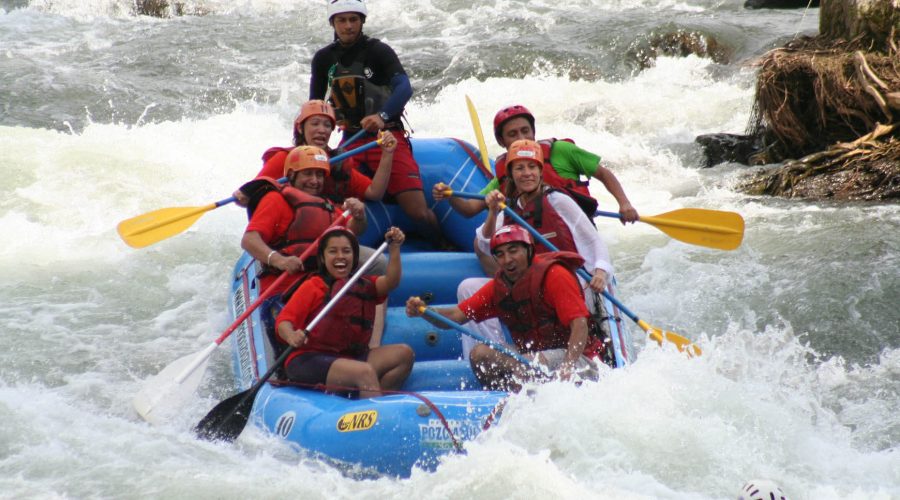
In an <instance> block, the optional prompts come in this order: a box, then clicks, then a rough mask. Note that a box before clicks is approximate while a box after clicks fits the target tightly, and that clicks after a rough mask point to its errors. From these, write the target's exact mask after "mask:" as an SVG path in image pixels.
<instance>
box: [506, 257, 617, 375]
mask: <svg viewBox="0 0 900 500" xmlns="http://www.w3.org/2000/svg"><path fill="white" fill-rule="evenodd" d="M556 264H559V265H562V266H564V267H565V268H566V269H568V270H569V271H571V272H573V273H574V272H575V270H576V269H578V268H579V267H581V266H582V265H583V264H584V259H583V258H581V256H580V255H578V254H576V253H573V252H551V253H546V254H542V255H540V256H538V257H536V258H535V259H534V261H533V262H532V264H531V266H530V267H529V268H528V271H526V272H525V274H524V275H523V276H522V277H521V278H519V279H518V280H516V282H515V283H513V284H512V285H510V284H509V282H508V281H507V280H506V278H505V277H504V276H503V271H502V270H501V271H497V274H496V275H495V276H494V306H495V308H496V309H497V310H498V311H499V317H500V321H502V322H503V324H504V325H506V327H507V328H509V332H510V334H511V335H512V338H513V341H514V342H515V344H516V347H517V348H518V349H519V350H520V351H521V352H524V353H531V352H537V351H545V350H547V349H565V348H566V347H568V345H569V335H570V332H571V330H570V327H569V325H563V324H562V323H560V321H559V317H558V316H557V315H556V311H555V310H553V309H550V308H549V307H548V306H547V303H546V302H545V301H544V279H545V278H546V276H547V271H549V270H550V266H553V265H556ZM591 330H592V329H591V328H589V329H588V332H589V340H588V343H587V345H586V346H585V349H584V352H583V353H584V355H585V356H588V357H594V356H596V355H597V352H598V349H600V348H601V347H602V346H603V343H602V341H601V340H600V339H598V338H596V337H593V336H590V332H591Z"/></svg>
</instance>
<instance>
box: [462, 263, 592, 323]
mask: <svg viewBox="0 0 900 500" xmlns="http://www.w3.org/2000/svg"><path fill="white" fill-rule="evenodd" d="M494 286H495V284H494V280H491V281H488V282H487V284H485V285H484V286H483V287H481V288H480V289H479V290H478V291H477V292H475V295H472V296H471V297H469V298H468V299H466V300H464V301H463V302H461V303H460V304H459V309H460V310H461V311H462V312H463V314H465V315H466V317H467V318H469V319H471V320H474V321H484V320H486V319H490V318H496V317H498V316H499V314H498V310H497V307H496V305H495V304H494ZM543 287H544V290H543V295H544V303H545V304H546V305H547V307H549V308H550V310H553V311H556V317H557V318H559V322H560V323H561V324H563V325H565V326H569V325H570V324H571V323H572V321H573V320H575V319H578V318H587V317H590V313H589V312H588V309H587V306H586V305H585V304H584V295H582V293H581V284H580V283H578V279H577V278H575V276H574V275H573V274H572V273H571V272H570V271H569V270H568V269H566V268H565V267H564V266H562V265H560V264H555V265H552V266H550V269H548V270H547V274H546V276H544V284H543Z"/></svg>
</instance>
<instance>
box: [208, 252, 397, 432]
mask: <svg viewBox="0 0 900 500" xmlns="http://www.w3.org/2000/svg"><path fill="white" fill-rule="evenodd" d="M388 244H389V242H388V241H385V242H384V243H382V244H381V246H380V247H378V249H377V250H375V252H374V253H373V254H372V256H371V257H369V259H368V260H366V261H365V262H364V263H363V265H362V266H360V268H359V270H357V271H356V273H354V274H353V276H351V277H350V279H349V280H347V283H345V284H344V286H343V287H341V289H340V291H339V292H338V293H336V294H335V295H334V298H332V299H331V300H330V301H329V302H328V304H326V305H325V307H324V308H322V311H320V312H319V314H317V315H316V317H315V318H313V320H312V321H310V322H309V324H308V325H306V330H307V331H309V330H312V329H313V328H314V327H315V326H316V325H317V324H318V323H319V321H321V320H322V318H324V317H325V315H326V314H328V311H330V310H331V308H332V307H334V305H335V304H336V303H337V301H338V300H340V299H341V297H343V296H344V294H345V293H347V291H348V290H350V287H351V286H353V284H354V283H356V282H357V281H358V280H359V278H360V277H361V276H362V275H363V274H364V273H365V272H366V270H368V268H369V267H370V266H371V265H372V263H373V262H375V259H377V258H378V257H379V256H380V255H381V254H382V253H384V251H385V249H387V247H388ZM292 352H294V348H293V347H292V348H290V349H285V351H284V353H282V354H281V356H279V357H278V359H276V360H275V362H274V363H272V366H270V367H269V369H268V370H267V371H266V373H264V374H263V375H262V376H261V377H260V378H259V381H257V382H256V383H255V384H253V386H252V387H250V388H249V389H247V390H246V391H244V392H239V393H237V394H235V395H234V396H231V397H230V398H228V399H226V400H224V401H222V402H221V403H219V404H217V405H216V406H215V407H214V408H213V409H212V410H210V412H209V413H207V414H206V416H205V417H203V420H201V421H200V422H199V423H198V424H197V427H195V428H194V432H195V433H196V434H197V437H199V438H202V439H207V440H210V441H213V440H221V441H226V442H229V443H230V442H232V441H234V440H235V439H237V437H238V436H240V435H241V432H242V431H243V430H244V427H246V426H247V420H248V419H249V418H250V411H251V410H252V409H253V401H254V399H256V394H257V393H258V392H259V390H260V389H261V388H262V386H263V384H265V383H266V382H267V381H268V380H269V378H270V377H271V376H272V374H273V373H275V370H277V369H278V367H279V366H281V364H282V363H284V361H285V360H286V359H287V357H288V356H289V355H290V354H291V353H292Z"/></svg>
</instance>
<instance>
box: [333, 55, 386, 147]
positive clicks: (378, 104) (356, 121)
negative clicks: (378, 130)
mask: <svg viewBox="0 0 900 500" xmlns="http://www.w3.org/2000/svg"><path fill="white" fill-rule="evenodd" d="M371 41H377V40H375V39H370V40H367V42H371ZM366 47H368V44H367V45H366ZM366 47H364V48H363V49H362V50H359V51H358V52H356V54H355V56H354V58H353V62H352V63H350V65H349V66H344V65H343V64H341V63H340V61H338V62H337V63H336V64H335V65H334V66H333V67H332V68H331V71H329V74H328V78H329V81H330V87H331V97H330V98H329V101H330V102H331V105H332V106H334V113H335V116H336V117H337V124H338V126H340V127H343V128H344V130H345V131H346V130H359V128H360V122H361V121H362V119H363V118H364V117H366V116H368V115H371V114H374V113H376V112H378V110H380V109H382V108H383V107H384V104H385V103H386V102H387V100H388V98H389V97H390V96H391V88H390V87H388V86H386V85H384V86H382V85H375V84H374V83H372V82H371V81H369V79H368V77H369V76H371V75H372V70H371V69H369V68H367V67H366V65H365V60H366ZM398 126H399V127H402V124H401V123H400V122H399V120H398V121H396V122H395V121H391V122H389V123H385V128H397V127H398Z"/></svg>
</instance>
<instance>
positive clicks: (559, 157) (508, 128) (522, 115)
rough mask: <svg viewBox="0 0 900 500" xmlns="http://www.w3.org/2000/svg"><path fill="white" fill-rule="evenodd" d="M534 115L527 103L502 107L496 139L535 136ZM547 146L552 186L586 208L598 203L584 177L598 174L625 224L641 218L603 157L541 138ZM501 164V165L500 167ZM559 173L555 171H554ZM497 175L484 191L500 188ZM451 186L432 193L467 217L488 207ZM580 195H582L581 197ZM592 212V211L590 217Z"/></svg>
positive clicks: (503, 143) (500, 162) (496, 123)
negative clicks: (450, 194) (453, 191)
mask: <svg viewBox="0 0 900 500" xmlns="http://www.w3.org/2000/svg"><path fill="white" fill-rule="evenodd" d="M534 122H535V120H534V115H533V114H532V113H531V112H530V111H528V109H527V108H526V107H525V106H521V105H515V106H509V107H506V108H503V109H501V110H500V111H498V112H497V114H496V116H494V137H496V139H497V142H498V143H499V144H500V145H501V146H503V147H504V148H507V149H508V148H509V145H510V144H512V143H513V142H515V141H517V140H519V139H528V140H532V141H533V140H535V139H534V137H535V132H534V129H535V127H534ZM540 142H541V143H543V146H544V147H545V148H549V155H547V157H548V158H549V165H550V167H551V168H552V170H553V172H548V171H545V172H544V180H545V181H547V183H548V184H550V185H551V186H553V187H556V188H558V189H562V190H563V191H564V192H568V193H569V194H570V195H571V196H572V197H573V198H574V199H575V200H576V201H577V202H579V205H581V206H582V208H584V205H583V202H584V201H587V202H588V203H590V202H593V204H594V207H596V200H593V198H592V197H591V196H590V193H589V192H588V190H587V182H583V181H581V179H582V177H586V178H588V179H589V178H591V177H593V178H595V179H597V180H599V181H600V182H602V183H603V186H604V187H605V188H606V190H607V191H609V193H610V194H611V195H612V196H613V198H615V199H616V202H618V204H619V213H620V214H622V219H621V220H622V224H625V223H629V222H631V223H633V222H636V221H637V220H638V213H637V210H635V208H634V207H633V206H632V205H631V202H630V201H628V196H626V195H625V190H624V189H622V185H621V184H620V183H619V180H618V179H616V176H615V175H614V174H613V173H612V172H611V171H610V170H609V169H608V168H606V167H604V166H603V165H601V164H600V157H599V156H598V155H596V154H594V153H591V152H590V151H586V150H584V149H581V148H580V147H578V146H576V145H575V144H574V143H572V142H570V141H564V140H563V141H557V140H552V141H540ZM503 164H505V155H502V156H501V157H500V158H498V159H497V162H496V164H495V168H497V173H498V177H503V176H504V174H505V168H503ZM498 167H499V168H498ZM554 173H555V174H556V175H553V174H554ZM498 177H495V178H494V179H492V180H491V181H490V182H489V183H488V185H487V186H485V187H484V189H482V190H481V194H487V193H489V192H491V191H493V190H495V189H500V188H501V185H500V183H501V179H500V178H498ZM448 189H450V188H449V186H447V185H446V184H444V183H443V182H439V183H437V184H435V185H434V187H433V188H432V196H433V197H434V200H435V201H436V202H438V201H441V200H445V199H448V201H449V202H450V206H452V207H453V209H454V210H456V211H457V212H459V213H461V214H463V215H464V216H466V217H472V216H474V215H475V214H477V213H479V212H481V211H482V210H485V209H486V208H487V205H486V204H485V202H484V201H483V200H472V199H464V198H456V197H448V196H447V195H446V193H445V192H446V191H447V190H448ZM506 194H507V195H510V194H512V193H506ZM579 198H582V199H581V200H579ZM592 215H593V214H589V218H593V217H592Z"/></svg>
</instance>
